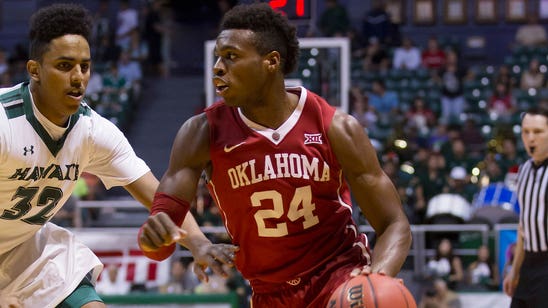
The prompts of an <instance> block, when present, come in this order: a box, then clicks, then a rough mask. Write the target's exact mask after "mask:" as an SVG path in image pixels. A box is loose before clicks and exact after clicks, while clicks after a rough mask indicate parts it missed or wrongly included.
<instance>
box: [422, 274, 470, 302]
mask: <svg viewBox="0 0 548 308" xmlns="http://www.w3.org/2000/svg"><path fill="white" fill-rule="evenodd" d="M461 305H462V303H461V301H460V298H459V295H458V294H457V293H456V292H454V291H452V290H450V289H448V288H447V283H446V282H445V281H444V280H443V279H436V280H434V282H433V286H432V288H430V289H428V290H427V291H426V294H425V295H424V296H423V298H422V300H421V301H420V302H419V306H418V307H419V308H461V307H462V306H461Z"/></svg>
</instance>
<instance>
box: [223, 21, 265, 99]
mask: <svg viewBox="0 0 548 308" xmlns="http://www.w3.org/2000/svg"><path fill="white" fill-rule="evenodd" d="M254 36H255V34H254V33H253V32H252V31H250V30H240V29H238V30H234V29H231V30H224V31H222V32H221V33H220V34H219V36H218V37H217V43H216V46H215V54H216V56H217V61H216V62H215V65H214V66H213V84H214V86H215V89H216V93H217V95H219V96H221V97H222V98H223V99H224V100H225V102H226V104H227V105H230V106H239V107H244V106H249V105H252V104H253V103H254V102H260V101H261V100H262V97H263V95H264V94H263V91H264V89H265V81H266V75H267V69H266V68H267V64H268V61H266V60H265V57H263V56H261V55H260V54H259V53H258V52H257V50H256V48H255V46H254V45H253V43H252V42H253V38H254Z"/></svg>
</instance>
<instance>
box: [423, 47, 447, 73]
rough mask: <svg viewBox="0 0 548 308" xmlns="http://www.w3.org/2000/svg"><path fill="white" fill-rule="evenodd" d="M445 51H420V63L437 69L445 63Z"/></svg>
mask: <svg viewBox="0 0 548 308" xmlns="http://www.w3.org/2000/svg"><path fill="white" fill-rule="evenodd" d="M445 58H446V56H445V52H444V51H443V50H438V51H430V50H425V51H423V52H422V65H423V66H424V67H426V68H432V69H439V68H441V67H442V66H443V65H444V64H445Z"/></svg>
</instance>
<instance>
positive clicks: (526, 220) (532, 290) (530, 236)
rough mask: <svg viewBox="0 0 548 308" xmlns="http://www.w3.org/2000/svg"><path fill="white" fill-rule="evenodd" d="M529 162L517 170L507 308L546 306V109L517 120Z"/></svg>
mask: <svg viewBox="0 0 548 308" xmlns="http://www.w3.org/2000/svg"><path fill="white" fill-rule="evenodd" d="M521 139H522V141H523V145H524V146H525V149H526V150H527V154H528V155H529V157H530V158H529V159H528V160H527V161H526V162H525V163H523V164H522V165H521V166H520V168H519V173H518V183H517V192H518V198H519V204H520V219H519V229H518V237H517V244H516V250H515V255H514V262H513V263H512V269H511V270H510V272H509V273H508V275H507V276H506V278H505V279H504V282H503V288H504V292H505V293H506V294H508V295H509V296H512V304H511V306H510V307H511V308H516V307H547V306H548V291H547V286H548V208H547V205H548V191H547V189H548V172H547V169H548V108H546V106H544V107H536V108H532V109H529V110H528V111H527V112H526V113H525V114H524V115H523V118H522V120H521Z"/></svg>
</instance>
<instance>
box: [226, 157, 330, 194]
mask: <svg viewBox="0 0 548 308" xmlns="http://www.w3.org/2000/svg"><path fill="white" fill-rule="evenodd" d="M272 156H273V157H272ZM255 162H256V160H255V159H251V160H248V161H246V162H243V163H241V164H239V165H236V166H235V167H232V168H229V169H228V171H227V174H228V177H229V178H230V184H231V185H232V188H234V189H236V188H238V187H243V186H247V185H251V184H255V183H259V182H262V181H267V180H270V179H277V178H298V179H306V180H308V179H312V180H314V181H316V182H327V181H329V179H330V177H329V174H330V173H329V165H328V164H327V162H326V161H323V162H320V160H319V159H318V158H317V157H313V158H312V161H310V160H309V158H308V157H306V156H305V155H302V154H296V153H276V154H273V155H265V156H264V163H263V169H262V170H260V169H259V170H258V168H256V164H255ZM259 168H260V167H259Z"/></svg>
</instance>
